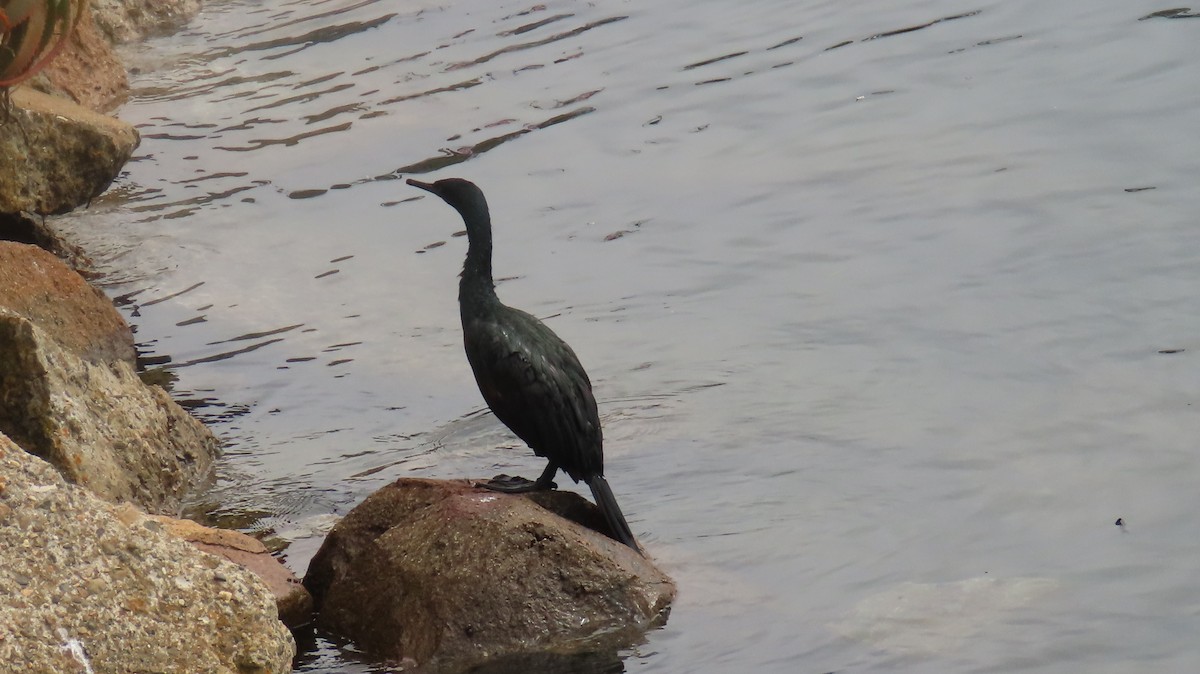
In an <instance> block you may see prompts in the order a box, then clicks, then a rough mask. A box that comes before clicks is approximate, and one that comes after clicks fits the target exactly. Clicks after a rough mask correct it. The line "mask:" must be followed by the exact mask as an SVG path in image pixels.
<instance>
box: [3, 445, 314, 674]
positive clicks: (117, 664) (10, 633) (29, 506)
mask: <svg viewBox="0 0 1200 674" xmlns="http://www.w3.org/2000/svg"><path fill="white" fill-rule="evenodd" d="M0 482H3V483H4V485H5V486H4V489H3V491H2V492H0V505H3V506H4V508H6V509H7V511H8V512H9V513H10V515H9V516H8V517H5V518H3V519H0V588H3V590H2V591H0V671H3V672H5V673H6V674H7V673H8V672H13V673H16V672H22V673H24V672H29V673H36V674H41V673H46V674H49V673H51V672H53V673H55V674H59V673H68V672H69V673H74V672H79V673H83V672H96V673H97V674H102V673H104V674H114V673H117V672H122V673H134V672H162V673H164V674H166V673H172V674H174V673H179V674H183V673H185V672H187V673H190V672H220V673H225V674H233V673H234V672H238V673H243V674H249V673H251V672H253V673H254V674H272V673H277V674H285V673H286V672H290V671H291V669H292V666H291V665H292V657H293V655H294V653H295V644H294V642H293V640H292V636H291V634H290V633H289V632H288V630H287V628H286V627H284V626H283V625H282V624H281V623H280V622H279V620H278V619H277V618H276V610H275V603H274V601H273V600H272V598H271V595H270V593H269V592H268V591H267V588H266V587H264V586H263V583H262V582H261V581H260V580H259V579H258V578H257V577H255V576H254V574H252V573H250V572H249V571H247V570H245V569H243V568H240V567H238V566H236V565H234V564H231V563H229V562H227V561H225V560H222V559H219V558H217V557H214V556H212V555H207V554H204V553H202V552H199V551H197V550H196V549H195V548H193V547H192V546H191V545H188V544H187V543H185V542H183V541H180V540H178V539H175V538H173V537H171V536H168V535H166V534H165V533H164V532H163V531H162V529H163V527H161V526H157V525H156V526H148V525H149V524H155V523H152V522H148V521H147V520H145V519H144V518H136V519H127V518H126V517H124V516H122V514H120V513H119V512H118V509H117V508H115V507H114V506H112V505H111V504H108V503H105V502H103V501H101V500H99V499H97V498H96V497H95V496H94V495H92V494H91V493H90V492H88V491H87V490H85V489H80V488H79V487H77V486H75V485H71V484H67V483H65V482H64V481H63V479H62V478H61V477H60V476H59V475H58V473H57V472H56V471H55V470H54V469H53V468H52V467H50V466H49V465H47V464H46V463H45V462H44V461H42V460H41V459H38V458H37V457H34V456H31V455H29V454H28V453H27V452H25V451H23V450H22V449H21V448H19V447H17V446H16V445H14V444H13V443H12V442H11V441H10V440H9V439H8V438H7V437H5V436H4V435H2V434H0Z"/></svg>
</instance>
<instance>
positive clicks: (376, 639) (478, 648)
mask: <svg viewBox="0 0 1200 674" xmlns="http://www.w3.org/2000/svg"><path fill="white" fill-rule="evenodd" d="M536 498H537V499H538V502H535V501H534V500H532V499H531V498H529V497H525V496H520V495H510V494H498V493H495V492H490V491H486V490H483V489H479V488H476V487H473V486H471V485H470V484H469V483H468V482H466V481H440V480H420V479H401V480H398V481H397V482H395V483H393V484H391V485H388V486H386V487H384V488H382V489H380V490H379V491H377V492H375V493H374V494H372V495H371V496H370V497H368V498H367V500H365V501H363V503H361V504H359V505H358V506H357V507H356V508H355V509H354V510H352V511H351V512H350V514H348V515H347V516H346V517H345V519H343V520H342V521H341V522H339V523H338V524H337V526H335V527H334V529H333V530H332V531H331V532H330V534H329V536H328V538H326V540H325V542H324V544H323V545H322V546H321V550H320V551H319V552H318V553H317V555H316V557H314V558H313V560H312V562H311V563H310V565H309V570H308V575H307V576H305V579H304V584H305V585H306V586H307V587H308V588H309V590H310V591H311V592H312V593H313V596H314V598H315V599H316V603H317V611H318V613H317V624H318V625H320V626H322V627H324V628H326V629H329V630H331V631H333V632H335V633H337V634H340V635H342V636H344V637H346V638H349V639H352V640H353V641H355V642H356V644H358V645H359V646H360V647H362V648H364V649H366V650H368V651H369V652H371V653H372V654H374V655H376V656H378V657H383V658H388V659H394V660H401V661H408V662H414V663H417V664H419V665H421V666H423V667H425V668H427V670H431V671H453V670H463V669H466V668H469V667H475V666H479V665H481V664H488V663H493V662H495V661H496V660H498V659H512V658H513V657H515V656H520V655H526V656H528V655H529V654H536V653H542V654H545V653H559V654H561V653H571V652H595V651H604V650H607V651H608V652H609V653H610V654H611V653H613V652H615V650H616V648H617V647H618V646H619V645H628V644H629V643H630V642H631V641H633V640H635V639H636V638H637V637H638V636H640V634H641V632H643V631H644V630H646V629H647V628H649V627H651V626H652V625H654V624H656V623H657V622H660V621H662V620H664V619H665V618H666V613H667V610H668V607H669V605H670V602H671V600H672V599H673V598H674V596H675V586H674V584H673V583H672V582H671V580H670V579H669V578H668V577H667V576H666V575H665V574H663V573H662V572H661V571H659V570H658V569H657V568H656V567H655V566H654V565H653V564H652V563H651V562H650V561H649V560H648V559H645V558H643V557H640V556H639V555H638V554H637V553H635V552H633V551H632V550H631V549H629V548H628V547H626V546H624V545H621V544H620V543H617V542H616V541H615V540H613V539H611V538H609V537H607V536H605V535H603V534H600V533H598V532H596V531H593V530H592V529H589V528H587V527H585V526H583V525H580V524H578V523H577V522H575V521H571V520H568V519H564V518H563V517H561V516H560V515H559V514H557V513H583V515H584V516H583V517H579V518H577V519H584V520H585V521H586V520H587V519H591V518H595V519H596V520H601V518H600V517H599V515H598V513H597V512H596V511H595V508H594V506H591V504H590V503H588V502H587V501H585V500H584V499H583V498H582V497H580V496H579V495H577V494H574V493H571V492H550V493H545V494H539V495H537V497H536ZM539 503H540V504H539ZM601 521H602V520H601Z"/></svg>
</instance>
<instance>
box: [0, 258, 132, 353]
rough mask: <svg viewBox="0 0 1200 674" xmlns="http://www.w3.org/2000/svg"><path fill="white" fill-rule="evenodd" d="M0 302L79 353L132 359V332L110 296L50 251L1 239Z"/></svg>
mask: <svg viewBox="0 0 1200 674" xmlns="http://www.w3.org/2000/svg"><path fill="white" fill-rule="evenodd" d="M0 308H4V309H8V310H9V311H11V312H13V313H15V314H18V315H20V316H23V317H25V318H27V319H29V320H30V321H31V322H33V323H34V325H36V326H38V327H39V328H41V329H42V332H44V333H45V334H46V336H48V337H49V338H51V339H53V340H54V341H55V342H58V344H59V345H60V346H62V347H63V348H65V349H67V350H68V351H71V352H73V353H75V354H76V355H78V356H79V357H81V358H85V359H87V360H91V361H96V362H116V361H123V362H126V363H129V364H130V365H132V364H134V362H135V359H136V357H137V352H136V350H135V349H134V346H133V332H132V331H131V330H130V328H129V324H128V323H126V322H125V319H124V318H122V316H121V314H120V312H118V311H117V310H116V308H114V307H113V304H112V301H110V300H109V299H108V297H107V296H106V295H105V294H104V293H103V292H101V291H100V290H99V289H98V288H94V287H92V286H91V285H90V284H89V283H88V282H87V281H85V280H84V279H83V277H81V276H80V275H79V274H77V273H76V272H75V271H74V270H72V269H71V268H70V267H68V266H66V265H65V264H63V263H62V262H60V261H59V260H58V259H57V258H55V257H54V256H53V255H51V254H49V253H47V252H45V251H43V250H39V249H38V248H35V247H33V246H29V245H22V244H18V243H10V242H5V241H0Z"/></svg>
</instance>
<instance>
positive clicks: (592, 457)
mask: <svg viewBox="0 0 1200 674" xmlns="http://www.w3.org/2000/svg"><path fill="white" fill-rule="evenodd" d="M463 339H464V344H465V347H466V351H467V359H468V360H469V361H470V363H471V369H472V370H474V372H475V381H476V382H477V383H478V384H479V390H480V392H481V393H482V394H483V398H484V400H486V401H487V404H488V407H490V408H491V409H492V412H493V413H495V415H496V417H497V418H499V419H500V421H502V422H504V424H505V425H506V426H508V427H509V429H511V430H512V432H513V433H516V434H517V436H518V437H520V438H521V439H522V440H524V441H525V442H526V443H527V444H528V445H529V447H530V448H531V449H533V451H534V453H536V454H537V455H538V456H544V457H546V458H547V459H549V460H550V461H553V462H554V463H556V464H557V465H558V466H559V467H560V468H562V469H563V470H565V471H566V472H567V474H568V475H570V476H571V477H572V478H573V479H574V480H576V481H579V480H580V479H584V478H587V477H589V476H591V475H602V474H603V473H604V458H603V449H602V438H601V431H600V417H599V414H598V413H597V411H596V399H595V397H594V396H593V395H592V384H591V382H590V381H589V380H588V377H587V373H586V372H584V370H583V365H582V364H580V362H579V358H578V357H576V355H575V352H574V351H572V350H571V347H570V346H568V345H567V344H566V342H564V341H562V339H560V338H559V337H558V335H556V334H554V332H553V331H552V330H550V328H547V327H546V326H545V325H544V324H542V322H541V321H539V320H537V319H536V318H534V317H533V316H530V315H529V314H527V313H525V312H523V311H519V310H516V309H512V308H509V307H503V308H502V311H499V312H495V313H493V314H491V315H489V316H488V317H487V318H483V319H480V318H476V319H472V320H468V321H466V322H464V324H463Z"/></svg>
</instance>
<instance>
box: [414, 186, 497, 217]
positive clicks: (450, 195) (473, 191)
mask: <svg viewBox="0 0 1200 674" xmlns="http://www.w3.org/2000/svg"><path fill="white" fill-rule="evenodd" d="M408 184H409V185H412V186H413V187H420V188H421V189H423V190H425V191H426V192H432V193H433V194H436V195H437V196H439V197H441V198H442V201H445V202H446V203H448V204H450V205H451V206H453V207H454V208H455V209H456V210H458V212H459V213H462V214H463V215H467V214H468V213H472V214H486V213H487V200H486V199H484V198H483V191H482V190H480V189H479V188H478V187H476V186H475V183H473V182H471V181H469V180H463V179H462V178H444V179H442V180H439V181H437V182H433V183H423V182H421V181H420V180H413V179H412V178H409V179H408Z"/></svg>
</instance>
